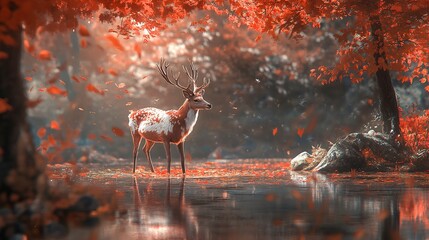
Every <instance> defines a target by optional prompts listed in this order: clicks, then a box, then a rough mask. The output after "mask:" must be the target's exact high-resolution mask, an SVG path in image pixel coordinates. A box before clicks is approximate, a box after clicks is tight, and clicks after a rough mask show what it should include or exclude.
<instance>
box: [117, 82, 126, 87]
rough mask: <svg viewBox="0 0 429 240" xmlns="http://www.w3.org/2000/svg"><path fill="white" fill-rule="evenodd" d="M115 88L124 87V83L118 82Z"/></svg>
mask: <svg viewBox="0 0 429 240" xmlns="http://www.w3.org/2000/svg"><path fill="white" fill-rule="evenodd" d="M116 87H117V88H124V87H125V83H119V84H117V85H116Z"/></svg>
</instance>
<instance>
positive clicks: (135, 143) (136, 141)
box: [131, 131, 142, 173]
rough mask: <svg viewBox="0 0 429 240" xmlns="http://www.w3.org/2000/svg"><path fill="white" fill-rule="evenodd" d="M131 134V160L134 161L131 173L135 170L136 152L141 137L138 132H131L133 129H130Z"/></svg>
mask: <svg viewBox="0 0 429 240" xmlns="http://www.w3.org/2000/svg"><path fill="white" fill-rule="evenodd" d="M131 135H132V137H133V161H134V166H133V173H135V172H136V161H137V154H138V149H139V146H140V142H141V141H142V137H141V136H140V134H138V133H137V132H133V131H131Z"/></svg>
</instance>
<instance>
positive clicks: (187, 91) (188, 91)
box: [157, 58, 212, 110]
mask: <svg viewBox="0 0 429 240" xmlns="http://www.w3.org/2000/svg"><path fill="white" fill-rule="evenodd" d="M189 65H190V67H189V68H190V69H188V68H186V67H185V66H183V70H184V71H185V73H186V75H187V77H188V85H187V86H186V87H185V86H182V85H181V84H180V83H179V77H180V72H178V73H177V74H176V75H174V74H171V71H169V69H168V67H169V66H170V64H169V63H167V62H166V61H165V60H164V59H163V58H161V60H160V62H159V64H158V65H157V67H158V70H159V73H160V74H161V76H162V77H163V78H164V79H165V80H166V81H167V82H168V83H169V84H171V85H173V86H176V87H177V88H179V89H181V90H182V91H183V96H184V97H185V98H186V99H188V102H189V106H190V107H191V108H192V109H194V110H209V109H211V108H212V105H211V104H210V103H208V102H207V101H206V100H204V98H203V95H204V92H205V90H204V89H205V88H206V87H207V86H208V85H209V84H210V79H206V78H203V84H202V85H201V86H199V87H197V85H196V81H197V78H198V69H197V68H196V67H195V66H194V64H193V63H192V62H191V63H190V64H189Z"/></svg>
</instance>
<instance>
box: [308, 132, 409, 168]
mask: <svg viewBox="0 0 429 240" xmlns="http://www.w3.org/2000/svg"><path fill="white" fill-rule="evenodd" d="M403 159H405V157H404V151H403V150H401V149H399V147H398V146H397V144H396V143H395V142H394V141H392V140H390V138H389V136H388V135H385V134H380V133H375V134H374V133H371V134H367V133H352V134H349V135H348V136H346V137H345V138H344V139H341V140H340V141H338V142H337V143H335V144H334V145H333V146H332V147H331V149H329V151H328V153H327V155H326V156H325V157H324V158H323V160H322V161H321V162H320V163H319V164H318V165H317V166H316V167H315V168H314V171H319V172H348V171H351V170H353V169H354V170H358V171H359V170H360V171H391V170H394V169H395V168H397V167H398V164H399V165H402V163H403Z"/></svg>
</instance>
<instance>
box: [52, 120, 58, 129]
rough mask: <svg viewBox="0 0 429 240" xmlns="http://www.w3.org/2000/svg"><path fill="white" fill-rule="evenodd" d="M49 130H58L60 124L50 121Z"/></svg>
mask: <svg viewBox="0 0 429 240" xmlns="http://www.w3.org/2000/svg"><path fill="white" fill-rule="evenodd" d="M51 129H54V130H60V124H59V123H58V122H57V121H55V120H52V121H51Z"/></svg>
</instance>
